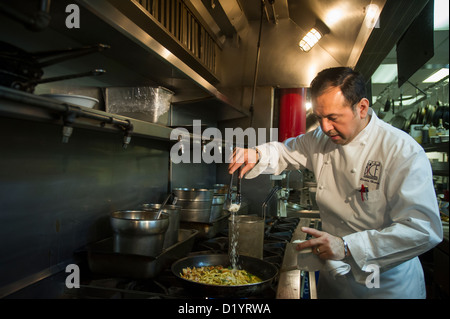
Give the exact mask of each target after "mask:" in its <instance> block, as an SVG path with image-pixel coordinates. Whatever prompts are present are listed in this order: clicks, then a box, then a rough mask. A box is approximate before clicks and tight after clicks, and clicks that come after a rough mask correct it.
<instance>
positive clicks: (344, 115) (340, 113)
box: [313, 87, 369, 145]
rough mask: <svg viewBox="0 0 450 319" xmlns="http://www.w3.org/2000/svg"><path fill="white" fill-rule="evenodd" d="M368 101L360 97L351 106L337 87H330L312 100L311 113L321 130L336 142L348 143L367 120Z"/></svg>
mask: <svg viewBox="0 0 450 319" xmlns="http://www.w3.org/2000/svg"><path fill="white" fill-rule="evenodd" d="M368 109H369V101H368V100H367V99H365V98H364V99H361V100H360V101H359V102H358V103H357V104H356V105H355V107H354V108H353V107H352V105H349V102H348V101H347V100H346V99H345V97H344V95H343V94H342V92H341V89H340V88H338V87H330V88H328V89H327V90H325V91H324V93H323V94H322V95H320V96H318V97H317V98H316V99H315V100H314V101H313V113H314V115H315V116H316V117H317V120H318V121H319V124H320V127H321V128H322V131H323V132H324V133H325V134H326V135H328V137H329V138H330V139H331V140H332V141H333V142H334V143H336V144H341V145H345V144H348V143H350V142H351V141H352V140H353V139H354V138H355V137H356V136H357V135H358V134H359V132H361V131H362V130H363V129H364V127H365V126H366V125H367V123H368V122H369V118H368V115H367V111H368Z"/></svg>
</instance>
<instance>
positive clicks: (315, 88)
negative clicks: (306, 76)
mask: <svg viewBox="0 0 450 319" xmlns="http://www.w3.org/2000/svg"><path fill="white" fill-rule="evenodd" d="M331 87H339V88H340V89H341V91H342V94H344V97H345V99H346V100H347V101H348V102H349V104H350V105H351V106H352V107H353V108H354V107H355V105H356V104H357V103H358V102H359V101H361V99H362V98H367V94H366V82H365V80H364V77H363V76H362V74H361V73H359V72H356V71H354V70H353V69H352V68H349V67H336V68H329V69H325V70H322V71H320V72H319V73H318V74H317V76H316V77H315V78H314V80H312V82H311V98H312V100H314V99H316V98H317V97H318V96H320V95H322V94H323V93H324V91H325V90H326V89H328V88H331Z"/></svg>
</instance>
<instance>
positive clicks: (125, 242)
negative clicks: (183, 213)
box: [110, 210, 169, 257]
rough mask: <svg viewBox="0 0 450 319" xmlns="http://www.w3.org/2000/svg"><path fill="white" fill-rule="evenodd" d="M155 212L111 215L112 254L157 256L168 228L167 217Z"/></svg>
mask: <svg viewBox="0 0 450 319" xmlns="http://www.w3.org/2000/svg"><path fill="white" fill-rule="evenodd" d="M156 214H157V212H156V211H145V210H121V211H115V212H113V213H111V216H110V221H111V227H112V229H113V232H114V252H117V253H124V254H135V255H144V256H152V257H154V256H158V255H159V254H160V253H161V252H162V250H163V244H164V237H165V233H166V231H167V228H168V227H169V215H167V214H165V213H162V214H161V216H160V218H159V219H156Z"/></svg>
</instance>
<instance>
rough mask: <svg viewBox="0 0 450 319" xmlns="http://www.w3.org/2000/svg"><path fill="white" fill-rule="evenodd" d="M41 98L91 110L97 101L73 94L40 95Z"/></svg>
mask: <svg viewBox="0 0 450 319" xmlns="http://www.w3.org/2000/svg"><path fill="white" fill-rule="evenodd" d="M41 96H44V97H48V98H52V99H56V100H59V101H62V102H66V103H69V104H73V105H77V106H84V107H88V108H93V107H94V106H95V104H97V103H98V102H99V101H98V100H97V99H95V98H93V97H89V96H84V95H74V94H41Z"/></svg>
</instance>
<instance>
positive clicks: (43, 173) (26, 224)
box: [0, 117, 215, 296]
mask: <svg viewBox="0 0 450 319" xmlns="http://www.w3.org/2000/svg"><path fill="white" fill-rule="evenodd" d="M61 132H62V126H60V125H54V124H46V123H41V122H35V121H27V120H21V119H12V118H5V117H0V143H1V144H0V145H1V148H2V151H1V156H0V194H1V195H0V296H5V295H7V294H9V293H11V292H13V291H15V290H17V289H19V288H21V287H23V286H27V285H29V284H31V283H32V282H34V281H37V280H39V279H42V278H43V277H46V276H48V275H51V274H53V273H56V272H58V271H61V270H64V269H65V267H66V266H67V264H69V263H71V262H72V258H73V255H74V252H75V251H76V250H77V249H80V248H82V247H83V246H84V245H85V244H86V243H89V242H94V241H97V240H100V239H103V238H106V237H108V236H110V235H111V229H110V225H109V219H108V215H109V213H110V212H112V211H114V210H118V209H133V208H138V207H139V205H140V204H143V203H160V202H162V200H163V199H164V197H165V196H166V194H167V191H168V185H169V150H170V146H171V144H170V143H169V142H168V141H158V140H153V139H144V138H139V137H133V138H132V140H131V143H130V145H129V146H128V148H127V149H126V150H124V149H123V148H122V133H120V132H117V133H107V132H101V131H95V130H86V129H81V128H75V129H74V132H73V135H72V137H71V138H70V140H69V143H67V144H64V143H62V142H61V139H62V136H61ZM183 165H184V164H183ZM189 168H190V169H189V170H188V171H187V170H185V169H184V170H183V167H182V166H175V167H174V169H173V180H174V181H176V185H178V186H182V185H189V186H191V187H194V186H196V185H197V184H196V183H203V184H210V185H212V184H213V183H214V181H213V180H208V178H210V177H211V178H215V174H209V172H210V171H211V170H212V169H214V165H209V166H207V167H205V166H204V165H200V164H199V165H196V166H194V167H192V166H190V167H189ZM208 174H209V175H208ZM199 176H201V178H199ZM209 176H210V177H209Z"/></svg>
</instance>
